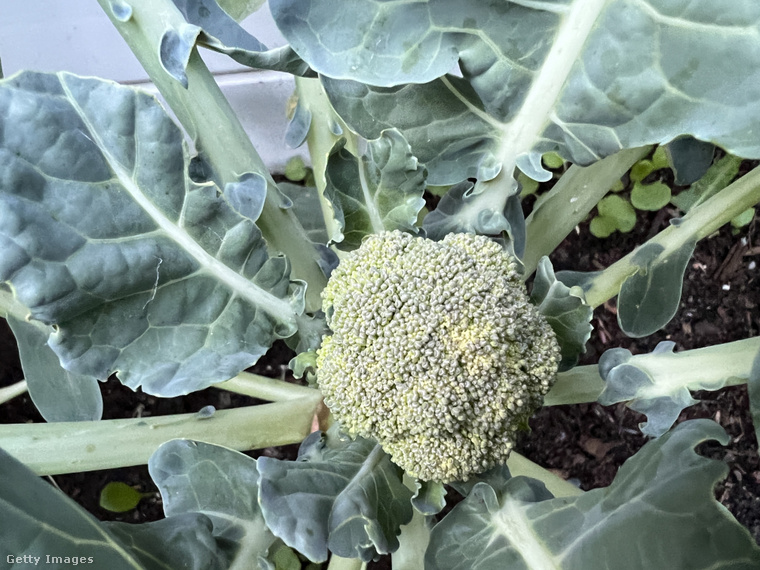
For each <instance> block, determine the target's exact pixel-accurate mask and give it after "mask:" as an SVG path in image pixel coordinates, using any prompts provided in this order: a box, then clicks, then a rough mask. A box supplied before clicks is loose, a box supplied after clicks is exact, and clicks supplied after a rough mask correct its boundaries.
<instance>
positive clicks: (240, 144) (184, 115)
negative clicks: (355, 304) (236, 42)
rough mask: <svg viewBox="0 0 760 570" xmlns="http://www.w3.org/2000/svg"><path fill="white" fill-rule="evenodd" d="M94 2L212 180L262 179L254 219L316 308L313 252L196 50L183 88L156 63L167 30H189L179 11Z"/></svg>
mask: <svg viewBox="0 0 760 570" xmlns="http://www.w3.org/2000/svg"><path fill="white" fill-rule="evenodd" d="M98 3H99V4H100V5H101V7H102V8H103V10H104V11H105V13H106V14H107V15H108V17H109V18H110V19H111V22H112V23H113V24H114V26H115V27H116V29H117V30H118V31H119V33H120V34H121V35H122V37H123V38H124V40H125V41H126V42H127V44H128V45H129V47H130V49H131V50H132V51H133V53H134V54H135V55H136V56H137V59H138V60H139V61H140V63H141V64H142V66H143V67H144V68H145V70H146V71H147V72H148V75H149V76H150V78H151V81H153V83H154V84H155V85H156V87H157V88H158V90H159V91H160V92H161V94H162V95H163V96H164V98H165V99H166V101H167V102H168V103H169V106H170V107H171V108H172V110H173V111H174V113H175V114H176V116H177V118H178V119H179V121H180V123H181V124H182V126H183V127H184V128H185V130H186V131H187V133H188V134H189V136H190V138H191V139H192V140H193V141H195V144H196V147H197V148H198V150H199V151H200V152H201V154H202V156H203V157H204V158H205V159H206V160H207V161H208V163H209V164H210V165H211V167H212V168H213V173H214V176H215V177H216V178H217V183H218V184H219V185H220V186H222V187H223V186H224V185H225V184H227V183H234V182H237V181H238V180H239V178H240V176H242V175H243V174H245V173H248V172H256V173H258V174H260V175H262V176H264V177H265V178H266V180H267V185H268V188H267V197H266V202H265V203H264V209H263V211H262V213H261V216H260V217H259V219H258V220H257V222H256V223H257V225H258V227H259V229H261V231H262V233H263V234H264V237H265V238H266V240H267V242H268V244H269V245H270V247H271V248H272V249H274V250H275V251H280V252H282V253H284V254H285V255H286V256H287V257H288V259H289V260H290V262H291V264H292V275H293V277H294V278H295V279H302V280H303V281H305V282H306V283H307V284H308V288H307V292H306V295H307V303H306V309H307V310H309V311H311V310H315V309H317V308H318V307H319V303H320V301H319V294H320V292H321V290H322V288H323V287H324V285H325V282H326V278H325V276H324V274H323V273H322V271H321V270H320V269H319V266H318V263H317V262H318V259H319V256H318V253H317V251H316V250H315V249H314V248H313V247H312V246H311V243H310V242H309V240H308V238H307V237H306V234H305V232H304V231H303V228H302V227H301V226H300V224H299V223H298V220H297V219H296V218H295V216H294V215H293V214H292V212H290V211H289V210H288V209H285V208H283V207H282V204H281V201H280V195H279V193H278V191H277V188H276V185H275V183H274V181H273V180H272V178H271V176H270V175H269V172H268V170H267V168H266V166H265V165H264V163H263V161H262V160H261V157H260V156H259V155H258V153H257V152H256V149H255V148H254V147H253V144H252V143H251V140H250V138H249V137H248V135H247V134H246V132H245V130H244V129H243V127H242V125H241V124H240V121H239V120H238V119H237V116H236V115H235V113H234V111H233V110H232V108H231V107H230V105H229V103H228V102H227V100H226V99H225V98H224V95H223V94H222V92H221V90H220V89H219V87H218V85H217V84H216V82H215V81H214V78H213V76H212V75H211V73H210V72H209V70H208V68H207V67H206V65H205V64H204V63H203V60H202V59H201V57H200V55H199V54H198V52H197V50H196V49H195V48H192V49H190V46H187V48H188V59H187V61H186V64H185V65H184V70H183V71H184V75H185V76H186V81H187V86H186V87H183V85H182V83H181V82H180V81H179V80H177V78H176V77H173V76H172V75H171V74H170V73H169V72H168V71H167V70H166V68H165V67H164V65H162V63H161V59H160V55H159V54H160V50H159V46H161V45H162V39H163V38H164V35H165V33H166V32H167V30H174V31H175V32H177V33H189V32H191V31H192V30H190V29H189V26H188V24H187V23H186V22H185V19H184V18H183V17H182V14H181V13H180V12H179V10H177V8H176V7H175V6H174V4H173V3H172V2H171V0H130V2H129V6H130V8H131V12H130V15H129V17H128V18H123V17H119V16H118V15H117V14H116V13H115V12H114V6H115V5H117V4H119V2H114V1H110V0H98ZM157 14H160V17H157ZM196 30H199V29H196ZM195 33H196V34H197V31H196V32H195ZM188 41H194V38H193V39H192V40H188Z"/></svg>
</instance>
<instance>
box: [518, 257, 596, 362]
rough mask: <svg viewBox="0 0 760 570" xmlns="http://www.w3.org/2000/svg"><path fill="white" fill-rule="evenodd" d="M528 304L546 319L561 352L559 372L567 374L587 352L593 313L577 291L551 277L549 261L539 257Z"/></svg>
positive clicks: (552, 272) (579, 289)
mask: <svg viewBox="0 0 760 570" xmlns="http://www.w3.org/2000/svg"><path fill="white" fill-rule="evenodd" d="M530 300H531V302H532V303H533V304H534V305H536V307H537V308H538V310H539V312H540V313H541V314H542V315H544V317H546V320H547V321H548V322H549V325H551V327H552V330H553V331H554V333H555V334H556V335H557V341H558V342H559V345H560V348H561V349H562V361H561V362H560V370H569V369H570V368H572V367H573V366H575V365H576V364H577V363H578V357H579V356H580V355H581V354H583V353H584V352H586V342H587V341H588V339H589V338H590V337H591V331H592V330H593V327H592V326H591V318H592V317H593V316H594V310H593V309H592V308H591V307H590V306H588V305H587V304H586V302H585V300H584V297H583V290H582V289H581V288H580V287H577V286H576V287H568V286H566V285H565V284H564V283H562V282H561V281H558V280H557V278H556V277H555V276H554V269H553V268H552V264H551V261H549V258H548V257H542V258H541V260H540V261H539V262H538V268H537V269H536V278H535V280H534V281H533V290H532V291H531V295H530Z"/></svg>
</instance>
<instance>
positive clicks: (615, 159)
mask: <svg viewBox="0 0 760 570" xmlns="http://www.w3.org/2000/svg"><path fill="white" fill-rule="evenodd" d="M651 150H652V147H649V146H647V147H640V148H632V149H626V150H623V151H620V152H618V153H616V154H613V155H611V156H608V157H606V158H604V159H602V160H600V161H599V162H595V163H594V164H592V165H591V166H587V167H580V166H575V165H573V166H571V167H570V169H569V170H568V171H567V172H566V173H565V174H563V175H562V178H560V179H559V182H557V184H555V185H554V188H552V189H551V191H550V192H549V193H548V194H546V196H542V197H541V198H540V199H539V200H538V202H537V203H536V206H535V207H534V208H533V212H532V213H531V214H530V216H528V218H527V219H526V220H525V228H526V245H525V255H524V256H523V260H522V261H523V265H524V267H525V272H524V277H525V278H526V279H527V278H528V277H529V276H530V275H531V274H532V273H533V272H534V271H535V270H536V267H537V266H538V260H539V259H541V258H542V257H543V256H544V255H549V254H550V253H551V252H552V251H554V249H555V248H556V247H557V246H558V245H559V244H560V243H562V240H564V239H565V237H567V235H568V234H569V233H570V232H571V231H573V228H574V227H575V226H577V225H578V224H579V223H580V222H582V221H583V220H585V219H586V217H587V216H588V214H589V212H591V210H592V209H593V208H594V206H596V205H597V203H598V202H599V200H601V199H602V198H604V196H605V194H607V192H609V189H610V188H611V187H612V185H613V184H614V183H615V182H616V181H618V180H620V177H621V176H623V175H624V174H625V173H626V172H628V170H630V168H631V166H633V165H634V164H636V162H637V161H639V160H641V159H642V158H644V157H645V156H646V155H647V154H649V151H651Z"/></svg>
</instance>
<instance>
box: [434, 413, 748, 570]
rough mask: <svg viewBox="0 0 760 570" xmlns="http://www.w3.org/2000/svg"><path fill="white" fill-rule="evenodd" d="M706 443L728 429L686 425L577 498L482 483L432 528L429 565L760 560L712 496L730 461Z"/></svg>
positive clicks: (529, 567)
mask: <svg viewBox="0 0 760 570" xmlns="http://www.w3.org/2000/svg"><path fill="white" fill-rule="evenodd" d="M708 440H717V441H719V442H720V443H722V444H724V445H725V444H726V443H727V442H728V436H727V435H726V433H725V432H724V431H723V430H722V428H721V427H720V426H719V425H717V424H716V423H714V422H712V421H710V420H694V421H691V422H686V423H684V424H681V425H680V426H678V427H677V428H676V429H675V430H674V431H672V432H670V433H668V434H666V435H664V436H663V437H661V438H659V439H657V440H654V441H652V442H650V443H647V444H646V445H645V446H644V447H643V448H642V449H641V451H639V452H638V453H637V454H636V455H634V456H633V457H632V458H631V459H629V460H628V461H627V462H626V463H625V464H624V465H623V466H622V467H621V468H620V470H619V471H618V474H617V476H616V477H615V480H614V481H613V482H612V485H610V486H609V487H607V488H605V489H595V490H593V491H588V492H587V493H584V494H582V495H579V496H576V497H562V498H548V497H550V495H548V494H547V493H546V492H545V490H544V492H542V491H541V489H540V488H539V487H537V486H536V485H535V484H534V485H530V484H529V481H530V480H525V478H523V477H515V478H514V479H511V480H509V482H508V484H507V485H506V486H505V488H504V489H503V490H502V491H501V492H497V491H495V490H494V489H493V488H492V487H490V486H489V485H488V484H486V483H478V484H477V485H476V486H475V488H474V489H473V491H472V492H471V493H470V494H469V496H468V497H467V498H466V499H465V500H464V501H462V502H461V503H459V504H458V505H457V506H456V507H454V510H452V511H451V513H449V514H448V515H447V516H446V517H445V518H444V519H443V520H442V521H441V522H440V523H439V524H438V525H436V526H435V527H434V528H433V531H432V533H431V537H430V546H429V548H428V551H427V555H426V559H425V562H426V565H425V568H426V569H428V570H449V569H450V570H460V569H462V568H478V569H479V570H503V569H504V568H519V569H524V570H538V569H541V570H544V569H546V568H583V569H584V570H602V569H608V568H615V570H641V569H642V568H689V569H690V570H702V569H704V570H707V569H708V568H709V569H718V568H721V569H726V570H728V569H729V568H732V569H734V568H742V569H746V570H750V569H751V568H755V567H758V565H760V548H758V546H757V545H756V544H755V541H754V540H753V539H752V537H751V536H750V534H749V532H747V530H746V529H744V528H743V527H742V526H741V525H740V524H739V523H738V522H736V520H735V519H734V518H733V516H731V514H730V513H729V512H728V511H727V510H726V509H725V508H724V507H723V506H722V505H720V504H719V503H718V502H717V501H716V500H715V498H714V496H713V487H714V486H715V484H716V483H717V482H718V481H719V480H721V479H723V478H724V477H725V476H726V474H727V473H728V467H727V466H726V465H725V464H724V463H723V462H721V461H715V460H712V459H707V458H705V457H702V456H700V455H697V454H696V453H695V452H694V447H696V446H697V445H698V444H700V443H702V442H703V441H708ZM535 483H537V482H535Z"/></svg>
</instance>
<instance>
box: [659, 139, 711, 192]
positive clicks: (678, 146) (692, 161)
mask: <svg viewBox="0 0 760 570" xmlns="http://www.w3.org/2000/svg"><path fill="white" fill-rule="evenodd" d="M665 150H666V152H667V154H668V159H669V161H670V165H671V166H672V168H673V173H674V174H675V178H676V184H679V185H680V186H685V185H687V184H693V183H694V182H696V181H697V180H699V179H700V178H702V177H703V176H704V175H705V173H706V172H707V169H708V168H710V165H711V164H712V161H713V156H714V155H715V145H714V144H712V143H709V142H704V141H699V140H697V139H695V138H693V137H679V138H677V139H676V140H674V141H671V142H670V143H668V145H667V146H666V147H665Z"/></svg>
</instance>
